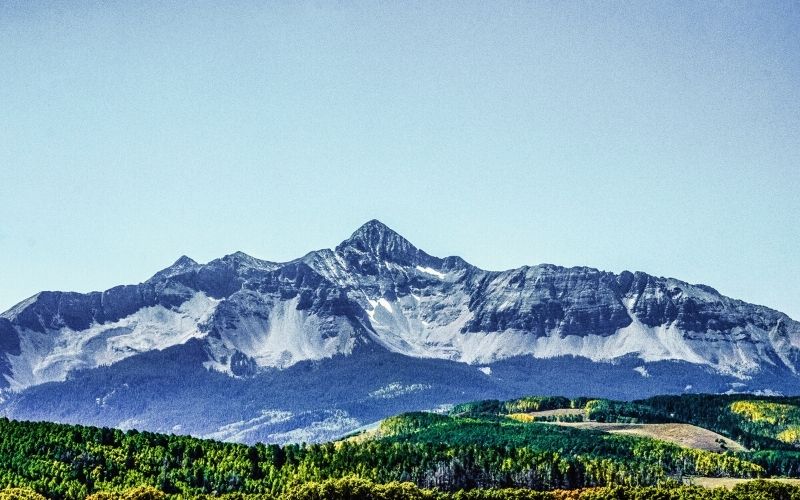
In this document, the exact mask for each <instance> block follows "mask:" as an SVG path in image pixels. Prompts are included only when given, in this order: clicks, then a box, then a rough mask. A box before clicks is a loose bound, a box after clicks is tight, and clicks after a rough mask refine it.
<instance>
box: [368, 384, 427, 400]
mask: <svg viewBox="0 0 800 500" xmlns="http://www.w3.org/2000/svg"><path fill="white" fill-rule="evenodd" d="M431 387H432V386H431V385H430V384H409V385H403V384H401V383H400V382H392V383H391V384H389V385H387V386H385V387H381V388H380V389H377V390H375V391H372V392H370V393H369V397H371V398H372V399H392V398H396V397H399V396H404V395H406V394H411V393H413V392H420V391H426V390H428V389H430V388H431Z"/></svg>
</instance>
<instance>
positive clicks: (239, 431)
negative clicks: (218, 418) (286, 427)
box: [203, 410, 293, 442]
mask: <svg viewBox="0 0 800 500" xmlns="http://www.w3.org/2000/svg"><path fill="white" fill-rule="evenodd" d="M292 416H293V414H292V412H289V411H283V410H261V414H260V415H259V416H257V417H255V418H251V419H249V420H239V421H238V422H233V423H230V424H227V425H223V426H222V427H220V428H219V429H217V430H216V431H215V432H212V433H210V434H206V435H205V436H203V437H205V438H207V439H216V440H219V441H228V442H243V441H245V440H246V438H247V436H248V434H251V433H253V432H256V431H258V430H259V429H261V428H263V427H267V426H270V425H275V424H279V423H282V422H287V421H289V420H290V419H291V418H292Z"/></svg>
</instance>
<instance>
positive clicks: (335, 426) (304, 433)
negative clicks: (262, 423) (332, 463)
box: [267, 410, 362, 443]
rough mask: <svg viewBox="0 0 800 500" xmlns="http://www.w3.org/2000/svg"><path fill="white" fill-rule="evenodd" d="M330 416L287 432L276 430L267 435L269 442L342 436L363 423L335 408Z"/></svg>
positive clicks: (304, 440)
mask: <svg viewBox="0 0 800 500" xmlns="http://www.w3.org/2000/svg"><path fill="white" fill-rule="evenodd" d="M329 413H330V416H329V417H326V418H324V419H323V420H317V421H315V422H312V423H311V424H310V425H308V426H306V427H299V428H297V429H293V430H290V431H287V432H276V433H275V434H270V435H269V436H268V437H267V441H268V442H278V443H313V442H319V441H324V440H329V439H334V438H337V437H340V436H342V435H343V434H345V433H347V432H352V431H353V430H354V429H357V428H359V427H360V426H361V425H362V424H361V422H359V421H358V420H356V419H355V418H352V417H350V416H349V415H348V413H347V412H345V411H342V410H333V411H331V412H329Z"/></svg>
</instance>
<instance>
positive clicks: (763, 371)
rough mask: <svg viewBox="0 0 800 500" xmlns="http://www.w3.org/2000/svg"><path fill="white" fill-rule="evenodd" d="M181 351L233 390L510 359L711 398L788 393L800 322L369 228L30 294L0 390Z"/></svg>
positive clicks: (705, 291) (637, 281)
mask: <svg viewBox="0 0 800 500" xmlns="http://www.w3.org/2000/svg"><path fill="white" fill-rule="evenodd" d="M186 345H191V346H192V349H193V350H192V352H193V353H195V354H193V357H192V360H193V361H192V363H194V364H195V365H197V366H199V367H201V369H202V370H205V371H207V372H209V373H215V374H219V375H222V376H224V377H228V378H229V379H232V380H239V381H243V380H251V379H256V378H258V377H259V376H261V375H263V374H265V373H272V371H274V370H276V369H279V370H286V369H288V368H290V367H293V366H295V365H298V364H303V363H307V362H319V361H321V360H326V359H334V358H336V359H339V357H341V358H342V359H344V360H347V359H350V361H351V362H352V363H358V359H359V355H360V354H359V353H363V352H373V353H374V352H385V353H389V354H392V355H400V356H405V357H407V358H414V359H431V360H445V361H448V362H458V363H463V364H465V366H472V367H474V369H477V368H480V370H481V372H480V373H481V374H482V375H481V376H485V377H489V378H490V379H491V378H492V377H495V378H496V375H492V370H493V368H492V367H493V366H495V365H496V366H495V368H494V369H495V370H497V369H499V367H500V366H501V365H502V366H508V363H515V362H517V361H520V360H522V362H528V361H524V360H559V359H574V360H576V361H575V363H590V365H591V363H601V364H604V365H603V366H602V367H601V365H599V364H598V365H596V366H598V367H601V368H603V369H605V366H606V365H609V366H618V365H620V363H621V364H624V365H626V366H627V365H629V364H631V366H628V367H627V368H626V369H627V370H631V371H633V370H635V372H633V373H635V374H636V377H638V378H635V379H634V380H635V382H630V381H629V380H627V378H625V377H623V378H625V380H626V382H625V383H626V384H629V385H630V384H633V385H630V387H631V389H630V393H631V394H632V395H633V394H638V392H637V391H639V388H638V386H636V384H646V383H652V382H653V380H646V379H649V378H651V375H650V372H651V371H652V370H650V369H649V368H648V367H649V366H650V367H655V366H656V365H655V364H657V363H661V364H662V365H663V363H665V362H666V363H683V364H685V365H687V366H693V367H695V368H697V371H696V372H693V373H696V374H697V377H700V378H702V377H711V378H714V377H718V376H723V377H728V385H727V386H724V385H723V386H720V387H719V389H720V390H725V389H737V388H740V387H744V386H747V384H748V383H750V382H752V381H754V380H761V379H762V378H763V377H764V376H769V377H771V378H770V380H784V379H785V380H786V381H787V382H786V383H783V384H781V385H780V387H771V386H769V385H766V386H763V384H762V386H756V387H755V388H757V389H760V390H780V391H783V392H786V391H787V388H789V390H791V388H792V387H800V386H798V384H797V381H798V380H800V379H798V378H797V377H796V373H797V370H798V367H799V366H800V365H799V364H798V359H799V356H798V353H800V324H799V323H798V322H796V321H793V320H792V319H790V318H789V317H787V316H786V315H785V314H782V313H780V312H777V311H774V310H771V309H769V308H766V307H762V306H756V305H752V304H747V303H744V302H742V301H738V300H734V299H730V298H728V297H725V296H722V295H720V294H719V293H718V292H717V291H716V290H714V289H713V288H710V287H707V286H704V285H690V284H688V283H685V282H682V281H679V280H675V279H670V278H659V277H654V276H650V275H648V274H645V273H641V272H637V273H631V272H627V271H625V272H623V273H621V274H619V275H617V274H614V273H609V272H603V271H598V270H596V269H591V268H585V267H576V268H563V267H559V266H554V265H547V264H545V265H538V266H533V267H528V266H525V267H521V268H518V269H513V270H509V271H503V272H492V271H484V270H481V269H478V268H476V267H475V266H472V265H470V264H469V263H467V262H465V261H464V260H463V259H461V258H459V257H447V258H438V257H433V256H431V255H428V254H427V253H425V252H424V251H422V250H420V249H418V248H416V247H415V246H414V245H412V244H411V243H410V242H409V241H407V240H406V239H405V238H403V237H402V236H400V235H398V234H397V233H395V232H394V231H392V230H391V229H389V228H388V227H386V226H385V225H383V224H381V223H380V222H378V221H370V222H368V223H367V224H365V225H364V226H362V227H361V228H359V229H358V230H357V231H356V232H355V233H353V235H352V236H351V237H350V238H348V239H347V240H345V241H343V242H342V243H341V244H340V245H338V246H337V247H336V248H335V249H333V250H329V249H325V250H320V251H315V252H311V253H309V254H308V255H306V256H304V257H302V258H300V259H297V260H294V261H291V262H287V263H273V262H268V261H263V260H259V259H256V258H254V257H250V256H248V255H245V254H243V253H236V254H232V255H228V256H225V257H223V258H221V259H217V260H214V261H212V262H209V263H208V264H198V263H196V262H194V261H193V260H191V259H189V258H188V257H181V258H180V259H178V261H177V262H175V263H174V264H173V265H172V266H170V267H168V268H166V269H164V270H162V271H160V272H158V273H156V274H155V275H154V276H153V277H152V278H150V279H149V280H147V281H145V282H143V283H140V284H138V285H126V286H119V287H115V288H112V289H110V290H107V291H105V292H93V293H89V294H78V293H69V292H42V293H40V294H38V295H36V296H34V297H31V298H30V299H27V300H25V301H23V302H21V303H20V304H18V305H17V306H15V307H13V308H12V309H10V310H9V311H7V312H5V313H3V314H2V315H0V394H3V396H2V397H4V398H6V399H10V400H16V401H19V398H16V397H15V396H14V395H15V394H21V393H24V392H25V391H28V390H30V389H31V388H35V387H38V386H40V385H42V384H47V383H64V382H65V381H68V380H69V379H71V378H74V377H75V376H78V375H77V374H83V375H80V376H86V375H85V373H86V372H87V370H88V371H91V370H97V369H100V368H101V367H113V366H115V365H116V364H118V363H121V362H122V361H123V360H128V358H132V359H134V360H135V359H137V357H138V356H142V355H145V354H148V353H155V352H161V351H169V350H170V349H173V348H180V346H186ZM197 353H201V354H197ZM577 360H582V361H577ZM662 365H659V366H662ZM125 366H126V367H127V368H126V370H130V369H131V366H135V363H134V364H133V365H132V364H131V362H126V364H125ZM448 366H451V365H448ZM558 366H560V368H559V369H560V370H562V371H564V372H565V373H562V374H558V373H555V374H552V375H553V376H554V377H556V378H557V379H558V378H559V377H561V378H563V380H564V383H565V384H566V385H565V386H564V387H567V385H568V384H569V382H568V380H567V379H568V378H569V376H570V374H569V366H570V364H569V363H561V364H558ZM320 375H322V374H320ZM365 375H366V376H369V374H365ZM176 376H177V375H176ZM523 376H524V375H523ZM760 377H761V378H760ZM782 377H783V378H782ZM640 379H641V380H640ZM620 380H621V379H620ZM324 382H326V381H324V380H320V383H324ZM611 382H612V383H613V381H611ZM492 383H495V384H499V385H498V387H505V388H508V387H512V386H514V384H515V383H516V382H515V381H514V380H511V379H508V378H506V379H503V380H499V379H497V380H492ZM411 385H414V384H411ZM424 385H425V384H422V385H419V384H417V386H424ZM428 385H430V384H428ZM686 385H692V386H701V385H702V380H697V381H695V382H694V383H693V384H686ZM747 387H751V386H747ZM751 388H753V387H751ZM534 389H535V388H534ZM557 389H558V385H557V384H556V385H555V386H554V387H553V390H554V391H556V390H557ZM654 389H655V387H654ZM623 395H624V391H623ZM142 397H143V398H147V394H144V395H143V396H142ZM17 407H18V406H17Z"/></svg>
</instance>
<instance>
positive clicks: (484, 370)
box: [478, 366, 492, 375]
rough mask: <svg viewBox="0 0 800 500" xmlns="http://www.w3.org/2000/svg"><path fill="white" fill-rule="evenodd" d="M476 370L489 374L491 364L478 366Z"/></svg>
mask: <svg viewBox="0 0 800 500" xmlns="http://www.w3.org/2000/svg"><path fill="white" fill-rule="evenodd" d="M478 370H480V371H482V372H483V373H485V374H486V375H491V374H492V367H491V366H479V367H478Z"/></svg>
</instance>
